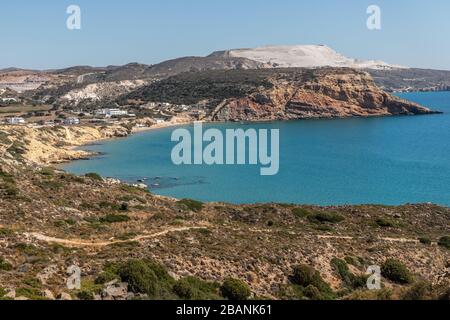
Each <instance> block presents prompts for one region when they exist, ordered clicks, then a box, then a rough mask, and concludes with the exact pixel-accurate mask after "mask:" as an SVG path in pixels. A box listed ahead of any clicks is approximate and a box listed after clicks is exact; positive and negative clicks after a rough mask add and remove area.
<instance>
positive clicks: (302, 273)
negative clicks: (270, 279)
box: [291, 264, 333, 298]
mask: <svg viewBox="0 0 450 320" xmlns="http://www.w3.org/2000/svg"><path fill="white" fill-rule="evenodd" d="M291 281H292V283H294V284H296V285H299V286H301V287H303V288H307V287H308V286H310V285H312V286H314V287H316V288H317V289H318V290H319V291H320V292H321V294H322V295H323V296H324V298H331V296H332V293H333V291H332V290H331V288H330V286H329V285H328V283H326V282H325V281H324V280H323V279H322V276H321V275H320V273H319V272H318V271H317V270H315V269H314V268H312V267H310V266H308V265H305V264H302V265H298V266H295V267H294V270H293V274H292V276H291Z"/></svg>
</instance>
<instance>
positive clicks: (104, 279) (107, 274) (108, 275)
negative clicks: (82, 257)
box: [95, 271, 118, 284]
mask: <svg viewBox="0 0 450 320" xmlns="http://www.w3.org/2000/svg"><path fill="white" fill-rule="evenodd" d="M117 278H118V276H117V274H115V273H113V272H111V271H104V272H102V273H100V274H99V275H98V276H97V278H95V284H105V283H108V282H111V281H113V280H116V279H117Z"/></svg>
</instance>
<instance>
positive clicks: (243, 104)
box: [212, 69, 431, 121]
mask: <svg viewBox="0 0 450 320" xmlns="http://www.w3.org/2000/svg"><path fill="white" fill-rule="evenodd" d="M296 72H299V71H287V72H280V73H278V74H276V76H275V77H271V78H269V79H268V81H269V82H270V83H271V84H272V86H271V87H270V88H268V89H262V90H257V91H256V92H254V93H252V94H249V95H247V96H245V97H241V98H232V99H229V100H227V102H225V103H223V107H222V108H220V109H219V110H216V112H215V113H214V114H213V115H212V117H213V119H214V120H219V121H229V120H233V121H236V120H239V121H247V120H250V121H252V120H285V119H305V118H338V117H366V116H390V115H417V114H428V113H431V111H430V110H429V109H427V108H425V107H422V106H420V105H418V104H415V103H412V102H408V101H404V100H401V99H399V98H397V97H395V96H392V95H390V94H388V93H386V92H384V91H382V90H381V89H380V88H378V87H377V86H376V85H375V84H374V82H373V80H372V78H371V77H370V75H369V74H367V73H365V72H360V71H356V70H351V69H316V70H312V71H310V72H311V74H310V78H309V79H305V77H302V78H301V79H296V78H295V76H294V77H293V74H295V73H296Z"/></svg>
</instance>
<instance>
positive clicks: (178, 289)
mask: <svg viewBox="0 0 450 320" xmlns="http://www.w3.org/2000/svg"><path fill="white" fill-rule="evenodd" d="M173 291H174V293H175V294H176V295H177V296H179V297H180V298H181V299H184V300H219V299H220V298H221V297H220V295H219V294H218V291H219V285H218V284H217V283H213V282H207V281H203V280H201V279H199V278H196V277H186V278H183V279H180V280H179V281H177V283H175V285H174V286H173Z"/></svg>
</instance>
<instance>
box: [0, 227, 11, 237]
mask: <svg viewBox="0 0 450 320" xmlns="http://www.w3.org/2000/svg"><path fill="white" fill-rule="evenodd" d="M13 234H14V232H13V231H12V230H10V229H6V228H0V238H6V237H10V236H12V235H13Z"/></svg>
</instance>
